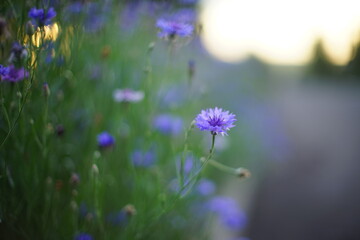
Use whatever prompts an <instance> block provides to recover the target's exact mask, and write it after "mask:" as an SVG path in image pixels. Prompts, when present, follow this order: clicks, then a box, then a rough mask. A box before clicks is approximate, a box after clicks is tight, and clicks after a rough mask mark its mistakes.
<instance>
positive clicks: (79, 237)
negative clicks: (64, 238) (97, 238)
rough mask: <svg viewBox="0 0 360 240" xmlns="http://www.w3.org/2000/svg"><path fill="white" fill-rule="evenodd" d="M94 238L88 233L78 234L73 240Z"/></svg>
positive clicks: (91, 239)
mask: <svg viewBox="0 0 360 240" xmlns="http://www.w3.org/2000/svg"><path fill="white" fill-rule="evenodd" d="M93 239H94V238H93V237H92V236H91V235H90V234H88V233H79V234H77V235H76V236H75V238H74V240H93Z"/></svg>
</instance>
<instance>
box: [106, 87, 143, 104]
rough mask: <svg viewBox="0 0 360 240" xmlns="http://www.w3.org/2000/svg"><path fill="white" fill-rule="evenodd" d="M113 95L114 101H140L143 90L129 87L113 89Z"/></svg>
mask: <svg viewBox="0 0 360 240" xmlns="http://www.w3.org/2000/svg"><path fill="white" fill-rule="evenodd" d="M113 97H114V100H115V102H140V101H141V100H143V98H144V92H143V91H134V90H132V89H129V88H125V89H115V91H114V93H113Z"/></svg>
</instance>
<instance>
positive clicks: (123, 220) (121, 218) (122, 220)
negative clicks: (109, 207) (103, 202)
mask: <svg viewBox="0 0 360 240" xmlns="http://www.w3.org/2000/svg"><path fill="white" fill-rule="evenodd" d="M106 220H107V222H109V223H110V224H112V225H114V226H125V225H126V224H127V223H128V216H127V214H126V212H125V211H124V210H121V211H119V212H115V213H109V214H108V215H107V217H106Z"/></svg>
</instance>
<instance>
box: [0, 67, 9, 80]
mask: <svg viewBox="0 0 360 240" xmlns="http://www.w3.org/2000/svg"><path fill="white" fill-rule="evenodd" d="M9 72H10V68H9V67H4V66H3V65H1V64H0V78H3V77H4V76H6V75H8V74H9Z"/></svg>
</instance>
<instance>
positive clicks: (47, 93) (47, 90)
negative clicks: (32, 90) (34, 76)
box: [43, 82, 50, 97]
mask: <svg viewBox="0 0 360 240" xmlns="http://www.w3.org/2000/svg"><path fill="white" fill-rule="evenodd" d="M43 93H44V96H45V97H49V96H50V88H49V84H48V83H46V82H45V83H44V84H43Z"/></svg>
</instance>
